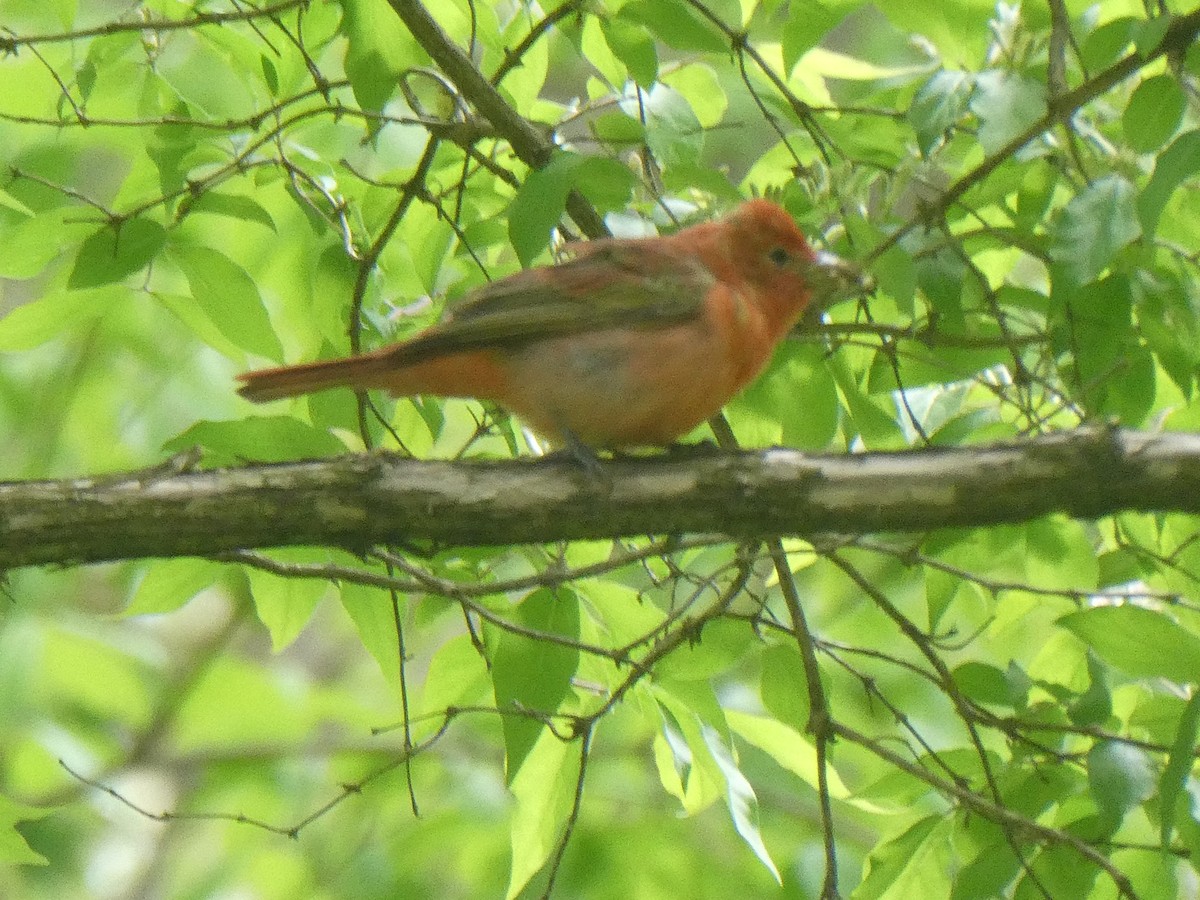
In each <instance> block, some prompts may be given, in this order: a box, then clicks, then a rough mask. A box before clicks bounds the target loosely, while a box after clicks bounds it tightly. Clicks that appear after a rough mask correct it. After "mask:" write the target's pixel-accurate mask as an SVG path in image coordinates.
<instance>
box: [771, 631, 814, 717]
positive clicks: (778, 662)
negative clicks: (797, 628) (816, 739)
mask: <svg viewBox="0 0 1200 900" xmlns="http://www.w3.org/2000/svg"><path fill="white" fill-rule="evenodd" d="M759 692H760V693H761V695H762V701H763V705H764V706H765V707H766V708H767V709H768V710H770V712H771V715H773V716H775V718H777V719H778V720H779V721H780V722H782V723H786V724H787V725H790V726H791V727H792V728H794V729H795V730H797V731H799V732H803V731H804V729H806V728H807V727H808V715H809V699H808V687H807V685H806V681H805V677H804V660H803V659H801V657H800V651H798V650H797V649H796V648H795V647H791V646H787V645H776V646H773V647H768V648H767V649H766V650H765V651H764V652H763V654H762V675H761V677H760V685H759Z"/></svg>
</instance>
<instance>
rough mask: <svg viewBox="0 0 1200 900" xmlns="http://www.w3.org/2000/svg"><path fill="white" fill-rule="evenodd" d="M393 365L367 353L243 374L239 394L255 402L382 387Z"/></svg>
mask: <svg viewBox="0 0 1200 900" xmlns="http://www.w3.org/2000/svg"><path fill="white" fill-rule="evenodd" d="M394 373H395V364H394V363H393V362H391V361H390V360H389V359H387V358H386V357H385V356H383V355H382V354H379V353H366V354H363V355H362V356H353V357H350V358H348V359H329V360H323V361H321V362H312V363H303V364H301V365H298V366H280V367H279V368H276V369H259V370H258V371H257V372H246V373H245V374H243V375H239V376H238V378H239V380H241V381H242V382H243V384H242V386H241V387H240V388H238V393H239V394H241V395H242V396H243V397H245V398H246V399H247V400H253V401H254V402H255V403H265V402H266V401H268V400H278V399H280V398H281V397H295V396H296V395H298V394H309V393H312V392H313V391H323V390H325V389H326V388H335V387H355V388H367V387H382V386H384V382H385V381H387V380H388V376H389V375H392V376H393V378H394Z"/></svg>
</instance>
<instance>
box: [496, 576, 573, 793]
mask: <svg viewBox="0 0 1200 900" xmlns="http://www.w3.org/2000/svg"><path fill="white" fill-rule="evenodd" d="M516 619H517V622H518V624H520V625H523V626H524V627H525V628H528V629H533V630H535V631H538V632H544V633H547V634H556V635H561V636H563V637H567V638H573V639H578V637H579V599H578V597H576V595H575V594H574V593H572V592H571V591H568V590H558V591H552V590H539V591H534V592H533V593H532V594H530V595H529V596H528V597H526V598H525V599H524V600H523V601H522V602H521V605H520V606H519V607H517V610H516ZM578 667H579V651H578V650H576V649H575V648H573V647H567V646H563V645H562V644H557V643H554V642H552V641H548V640H545V639H542V638H531V637H526V636H525V635H522V634H515V633H513V632H503V633H501V635H500V637H499V646H498V647H497V649H496V653H495V656H494V657H493V660H492V681H493V684H494V685H495V690H496V707H497V708H498V709H500V710H501V711H502V712H504V713H505V715H504V716H503V717H502V719H501V723H502V726H503V728H504V746H505V760H506V770H507V773H508V781H509V783H510V784H511V783H512V781H513V779H514V778H516V776H517V773H518V772H520V770H521V765H522V763H523V762H524V761H525V758H526V756H528V754H529V752H530V751H531V750H532V749H533V746H534V744H535V743H536V742H537V740H538V738H539V736H541V735H542V733H543V732H544V731H545V730H546V726H545V725H543V724H542V718H544V717H545V716H552V715H554V714H555V713H556V712H557V711H558V710H559V708H560V707H561V706H562V704H563V701H564V700H565V699H566V698H567V696H568V695H569V693H570V690H571V678H572V677H573V676H574V675H575V670H576V669H577V668H578ZM523 711H524V712H523Z"/></svg>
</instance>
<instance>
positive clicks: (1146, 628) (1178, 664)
mask: <svg viewBox="0 0 1200 900" xmlns="http://www.w3.org/2000/svg"><path fill="white" fill-rule="evenodd" d="M1058 624H1059V625H1061V626H1062V627H1063V628H1066V629H1067V630H1068V631H1070V632H1071V633H1073V634H1074V635H1075V636H1077V637H1078V638H1079V639H1080V640H1082V641H1083V642H1084V643H1086V644H1087V645H1088V646H1089V647H1091V648H1092V649H1093V650H1095V651H1096V653H1097V654H1099V656H1100V658H1101V659H1103V660H1105V661H1106V662H1108V663H1109V664H1110V665H1112V666H1115V667H1116V668H1118V669H1121V670H1122V671H1124V672H1126V673H1128V674H1129V675H1133V676H1135V677H1138V678H1166V679H1169V680H1171V681H1177V682H1180V683H1184V684H1200V637H1197V636H1196V635H1195V634H1193V633H1192V632H1190V631H1188V630H1186V629H1185V628H1183V627H1182V626H1181V625H1179V624H1178V623H1177V622H1174V621H1172V620H1171V619H1169V618H1167V617H1166V616H1164V615H1163V614H1162V613H1158V612H1154V611H1153V610H1149V609H1146V608H1145V607H1141V606H1134V605H1131V604H1125V605H1123V606H1095V607H1092V608H1091V609H1085V610H1082V611H1080V612H1076V613H1070V614H1069V615H1066V616H1063V617H1062V618H1060V619H1059V620H1058Z"/></svg>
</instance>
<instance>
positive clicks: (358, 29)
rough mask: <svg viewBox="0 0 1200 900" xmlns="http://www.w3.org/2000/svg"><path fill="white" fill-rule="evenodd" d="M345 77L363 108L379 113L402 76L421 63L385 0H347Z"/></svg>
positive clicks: (345, 5) (344, 20)
mask: <svg viewBox="0 0 1200 900" xmlns="http://www.w3.org/2000/svg"><path fill="white" fill-rule="evenodd" d="M342 8H343V9H344V10H345V18H344V19H343V20H342V31H343V32H344V33H345V35H346V39H347V47H346V75H347V76H349V78H350V86H351V87H352V89H353V90H354V97H355V99H356V100H358V102H359V103H360V104H361V105H362V107H363V108H364V109H368V110H372V111H376V112H378V111H379V110H382V109H383V106H384V104H385V103H386V102H387V100H388V98H389V97H391V96H392V94H393V93H394V92H395V91H396V85H397V84H398V83H399V81H400V77H401V74H402V73H403V72H404V71H405V70H406V69H407V68H408V67H409V66H412V65H415V64H418V63H420V62H422V60H421V53H420V51H419V50H418V48H417V45H416V42H415V40H414V39H413V37H412V35H411V34H409V32H408V29H407V28H405V27H404V26H403V24H402V23H401V22H400V19H399V17H398V16H397V15H396V13H395V12H393V11H392V9H391V7H389V6H388V4H387V2H386V0H346V2H345V3H343V4H342Z"/></svg>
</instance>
